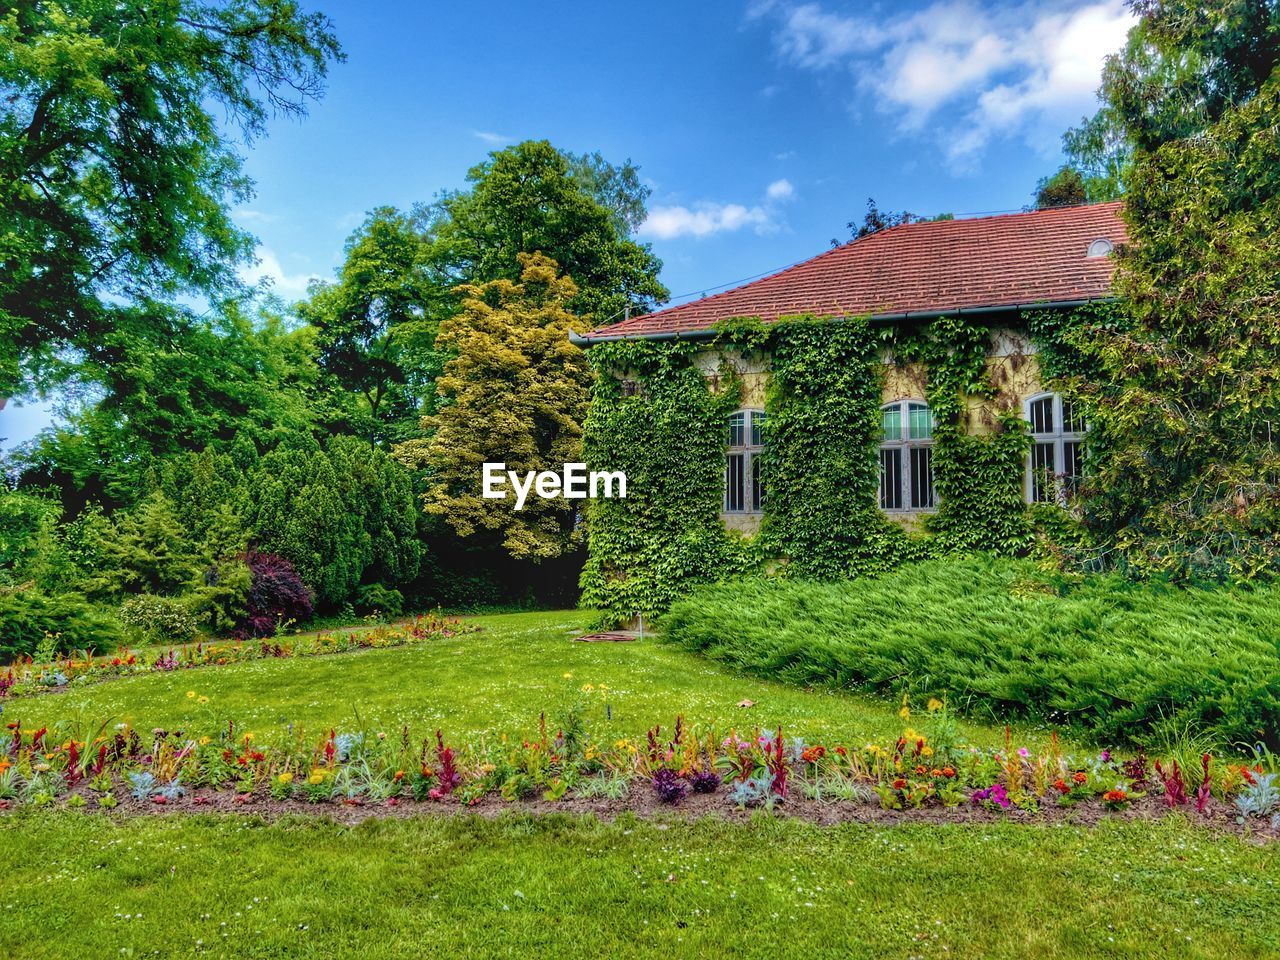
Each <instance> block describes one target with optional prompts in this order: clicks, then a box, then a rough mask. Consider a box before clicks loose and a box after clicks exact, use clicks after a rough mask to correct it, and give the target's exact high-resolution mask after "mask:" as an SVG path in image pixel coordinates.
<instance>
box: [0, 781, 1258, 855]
mask: <svg viewBox="0 0 1280 960" xmlns="http://www.w3.org/2000/svg"><path fill="white" fill-rule="evenodd" d="M73 792H74V793H78V794H80V795H82V796H83V797H84V798H85V800H86V801H87V804H86V806H84V807H80V808H78V809H80V810H81V811H83V812H85V813H102V812H104V811H102V810H101V809H100V808H99V807H98V803H97V795H96V794H94V793H92V792H91V791H89V790H88V789H87V788H86V787H85V786H84V785H81V786H80V787H78V788H77V789H76V790H75V791H73ZM65 803H66V798H65V797H63V798H60V800H59V802H58V805H59V806H64V805H65ZM4 812H6V813H11V812H12V810H8V811H4ZM174 813H178V814H199V813H234V814H245V815H253V816H258V817H263V818H266V819H269V820H270V819H277V818H280V817H283V816H286V815H295V816H297V815H302V816H313V817H322V818H327V819H329V820H331V821H334V822H337V823H341V824H358V823H361V822H363V821H365V820H368V819H370V818H373V817H401V818H403V817H415V816H464V815H478V816H482V817H490V818H494V817H499V816H502V815H504V814H513V813H516V814H533V815H538V816H545V815H551V814H570V815H591V816H594V817H596V818H598V819H600V820H603V821H606V822H609V821H612V820H614V819H616V818H617V817H619V816H620V815H623V814H633V815H635V816H638V817H640V818H642V819H665V820H671V819H674V820H681V821H694V820H699V819H701V818H703V817H707V816H716V817H719V818H721V819H724V820H727V821H730V822H737V823H746V822H748V821H750V820H751V819H752V818H753V817H756V816H759V815H760V814H761V813H762V811H760V810H759V809H746V810H743V809H740V808H739V807H738V806H736V805H735V804H733V803H730V802H729V800H728V798H727V796H726V795H725V793H724V792H723V791H720V792H718V793H715V794H697V793H690V794H689V795H688V796H687V797H686V798H685V799H684V800H682V801H681V802H680V803H679V804H677V805H674V806H672V805H671V804H664V803H661V802H659V801H658V798H657V797H656V796H655V795H654V794H653V792H652V791H650V790H647V789H644V787H643V786H642V785H641V786H639V787H633V789H632V791H631V794H630V795H629V796H628V797H627V798H626V799H623V800H608V799H581V798H577V797H566V798H565V799H563V800H559V801H556V802H549V801H545V800H540V799H537V800H522V801H516V802H508V801H506V800H503V799H502V797H500V796H498V795H497V794H489V795H486V796H485V797H482V798H481V799H480V800H479V801H477V802H476V803H474V804H472V805H471V806H466V807H464V806H462V805H461V804H459V803H456V802H447V801H430V800H426V801H417V800H412V799H406V798H398V799H397V800H396V802H395V803H394V804H389V803H386V802H383V803H373V802H369V801H362V802H360V803H343V802H341V801H336V800H331V801H328V802H325V803H315V804H313V803H307V802H305V801H302V800H275V799H273V798H272V797H271V796H269V795H268V794H266V793H265V792H255V793H252V794H237V793H235V792H234V791H231V790H208V789H205V790H194V791H192V792H191V793H189V794H188V795H187V796H185V797H182V798H181V799H179V800H175V801H171V802H169V803H163V804H161V803H153V802H151V801H142V800H135V799H134V798H133V797H131V796H126V797H123V798H120V804H119V806H117V807H115V808H114V809H113V810H111V811H109V814H110V815H112V816H115V817H125V818H128V817H135V816H152V815H156V814H174ZM771 815H772V816H776V817H791V818H795V819H799V820H805V821H808V822H810V823H815V824H818V825H820V826H835V825H837V824H842V823H861V824H867V825H871V826H876V827H891V826H899V825H902V824H916V823H926V824H996V823H1004V822H1008V823H1019V824H1025V825H1038V826H1076V827H1092V826H1095V825H1097V824H1098V823H1099V822H1101V821H1103V820H1122V821H1154V820H1159V819H1163V818H1164V817H1167V816H1180V817H1183V818H1185V819H1187V820H1188V821H1190V822H1191V823H1192V824H1193V825H1196V826H1201V827H1206V828H1208V829H1212V830H1215V831H1220V832H1223V833H1229V834H1235V835H1238V836H1241V837H1244V838H1246V839H1249V840H1251V841H1254V842H1258V843H1268V842H1273V841H1276V840H1280V830H1278V829H1277V828H1276V826H1274V825H1272V824H1271V822H1270V821H1268V820H1252V821H1248V822H1246V823H1239V822H1238V821H1237V819H1236V816H1235V812H1234V810H1231V809H1229V808H1228V807H1226V806H1225V805H1224V804H1222V803H1221V802H1218V801H1215V802H1214V804H1213V806H1212V807H1211V809H1210V810H1209V811H1208V812H1207V813H1205V814H1200V813H1197V812H1196V810H1195V808H1194V807H1193V806H1190V805H1188V806H1184V807H1179V808H1178V809H1177V810H1176V811H1172V810H1170V809H1169V808H1168V807H1166V806H1165V805H1164V804H1163V803H1162V802H1161V801H1160V800H1159V799H1157V798H1155V797H1150V796H1148V797H1142V798H1139V799H1137V800H1135V801H1134V802H1133V803H1132V804H1131V805H1130V806H1129V807H1128V808H1127V809H1125V810H1118V811H1116V810H1108V809H1107V808H1106V807H1104V806H1103V805H1102V803H1101V801H1099V800H1096V799H1093V800H1086V801H1082V802H1080V803H1077V804H1074V805H1072V806H1069V807H1061V806H1057V805H1056V804H1052V803H1048V804H1045V805H1043V806H1042V807H1041V808H1040V809H1039V810H1038V811H1037V812H1034V813H1031V812H1028V811H1025V810H1020V809H1016V808H1014V809H1011V810H1009V811H1007V812H997V811H992V810H987V809H985V808H982V807H976V806H973V805H971V804H970V805H964V806H959V807H942V806H926V807H922V808H920V809H915V810H885V809H884V808H883V807H881V806H880V804H879V802H878V801H875V800H863V801H851V800H831V801H819V800H809V799H802V798H799V797H794V798H791V799H789V800H787V801H786V802H785V803H780V804H778V805H777V806H776V807H775V808H774V811H773V813H772V814H771Z"/></svg>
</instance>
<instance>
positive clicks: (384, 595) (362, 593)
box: [356, 583, 404, 617]
mask: <svg viewBox="0 0 1280 960" xmlns="http://www.w3.org/2000/svg"><path fill="white" fill-rule="evenodd" d="M356 606H357V607H359V608H360V610H362V611H363V612H365V613H380V614H382V615H383V616H384V617H398V616H400V614H401V613H403V612H404V594H403V593H401V592H400V591H399V590H391V589H388V588H386V587H384V586H383V585H382V584H380V583H370V584H368V585H366V586H363V587H361V588H360V589H359V590H357V591H356Z"/></svg>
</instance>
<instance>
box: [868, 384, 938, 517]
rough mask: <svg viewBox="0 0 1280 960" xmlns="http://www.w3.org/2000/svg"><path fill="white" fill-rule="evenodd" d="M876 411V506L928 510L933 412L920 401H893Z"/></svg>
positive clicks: (932, 503)
mask: <svg viewBox="0 0 1280 960" xmlns="http://www.w3.org/2000/svg"><path fill="white" fill-rule="evenodd" d="M880 413H881V424H882V427H883V436H882V438H881V441H880V509H882V510H932V509H933V508H934V507H935V506H936V505H937V497H936V495H935V494H934V491H933V411H931V410H930V409H929V405H928V404H927V403H925V402H924V401H922V400H896V401H894V402H893V403H886V404H885V405H884V406H883V407H881V408H880Z"/></svg>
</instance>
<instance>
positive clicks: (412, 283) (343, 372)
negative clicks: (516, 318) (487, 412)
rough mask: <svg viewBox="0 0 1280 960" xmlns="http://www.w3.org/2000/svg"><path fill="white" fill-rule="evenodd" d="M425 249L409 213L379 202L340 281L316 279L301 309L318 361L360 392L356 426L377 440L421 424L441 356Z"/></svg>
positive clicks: (353, 240)
mask: <svg viewBox="0 0 1280 960" xmlns="http://www.w3.org/2000/svg"><path fill="white" fill-rule="evenodd" d="M426 252H427V247H426V244H425V242H424V239H423V237H422V234H421V233H420V231H419V230H418V228H417V227H416V226H415V224H414V222H413V220H412V218H410V217H409V216H408V215H406V214H404V213H401V212H400V211H398V210H396V209H394V208H393V207H379V208H378V209H376V210H374V211H373V212H372V213H370V214H369V216H368V218H367V219H366V220H365V222H364V224H363V225H362V226H361V227H360V228H359V229H358V230H357V231H356V232H355V233H353V234H352V235H351V237H350V239H349V240H348V241H347V245H346V262H345V263H344V264H343V266H342V269H341V271H340V274H339V279H338V282H337V283H333V284H318V285H316V286H314V287H313V288H312V290H311V292H310V293H311V295H310V297H309V299H308V300H307V301H305V302H303V303H301V304H299V305H298V314H299V316H300V317H301V318H302V319H303V320H306V321H307V322H308V323H310V324H311V325H312V326H314V327H315V328H316V331H317V338H316V339H317V343H318V345H319V351H320V354H319V362H320V366H321V367H322V368H323V369H324V371H325V372H326V373H328V374H329V375H330V376H331V377H333V379H334V381H336V383H337V384H338V386H339V387H340V388H341V389H343V390H345V391H348V392H350V393H352V394H354V395H355V396H356V397H358V398H359V409H358V410H357V411H355V413H354V420H355V423H354V424H353V426H354V428H355V430H356V432H357V433H358V434H360V435H361V436H365V437H368V438H369V440H370V441H371V442H373V443H382V442H388V441H392V440H403V439H406V438H407V437H408V436H409V435H410V434H411V433H412V431H413V429H414V428H415V427H416V426H417V421H418V418H419V416H420V415H421V414H422V409H421V408H422V405H423V402H424V400H425V398H426V397H427V396H428V395H429V392H430V390H431V386H432V384H433V382H434V379H435V376H436V374H437V373H438V372H439V368H440V360H439V358H438V355H437V354H436V352H435V349H434V344H435V336H436V329H437V326H438V317H439V313H440V307H439V303H440V301H442V300H444V299H445V298H446V297H447V291H444V290H442V289H441V288H440V287H439V285H438V284H437V283H436V282H435V281H434V279H433V278H432V276H431V272H430V270H429V268H428V265H427V260H426V256H425V255H426Z"/></svg>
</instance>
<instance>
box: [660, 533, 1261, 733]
mask: <svg viewBox="0 0 1280 960" xmlns="http://www.w3.org/2000/svg"><path fill="white" fill-rule="evenodd" d="M1059 589H1060V588H1056V587H1055V586H1054V584H1052V583H1044V582H1042V581H1040V580H1039V578H1038V575H1037V572H1036V568H1035V566H1034V565H1033V564H1031V563H1029V562H1027V561H1020V562H1010V561H995V560H991V559H983V558H971V559H965V560H934V561H928V562H926V563H921V564H918V565H913V566H907V567H903V568H902V569H900V570H898V571H897V572H895V573H892V574H887V575H885V576H882V577H879V578H875V579H862V580H856V581H852V582H849V583H844V584H830V585H823V584H816V583H806V582H779V581H740V582H735V583H732V584H728V585H724V586H714V587H708V588H703V589H702V590H700V591H698V592H697V593H696V594H695V595H694V596H692V597H691V598H689V599H688V600H686V601H682V602H680V603H677V604H676V605H675V606H674V607H673V608H672V610H671V612H670V613H669V614H668V615H667V616H666V617H665V618H664V619H663V625H664V627H665V630H666V636H667V638H668V639H670V640H671V641H672V642H675V643H678V644H680V645H681V646H683V647H685V648H687V649H690V650H696V651H699V652H701V653H704V654H706V655H708V656H710V657H712V658H713V659H716V660H719V661H723V662H726V663H730V664H733V665H735V666H737V667H740V668H743V669H746V670H750V671H752V672H756V673H759V674H762V675H764V676H767V677H770V678H782V679H786V680H789V681H791V682H793V683H798V684H806V685H807V684H814V683H820V684H830V685H833V686H837V687H841V688H846V689H848V688H854V689H858V690H863V691H867V692H875V693H883V694H892V695H895V696H897V695H900V694H901V693H902V692H903V691H906V690H910V691H911V692H912V693H913V694H917V695H920V696H928V695H935V696H942V695H947V696H948V697H949V702H950V703H951V704H953V705H955V706H957V707H958V708H960V709H962V710H964V711H965V712H967V713H968V714H970V715H971V716H980V715H984V714H985V715H989V716H990V717H992V718H993V719H996V720H1004V719H1006V718H1010V717H1026V718H1034V719H1040V720H1049V721H1052V722H1055V723H1062V724H1066V725H1071V726H1077V727H1079V728H1080V729H1081V730H1082V731H1085V732H1087V733H1088V734H1089V735H1091V736H1093V737H1097V738H1099V739H1101V740H1104V741H1139V742H1142V741H1144V740H1146V739H1147V738H1149V737H1151V736H1154V735H1157V734H1159V735H1166V736H1169V737H1170V738H1171V739H1176V738H1177V737H1178V736H1179V735H1180V734H1181V733H1183V732H1184V731H1185V730H1186V729H1188V728H1189V729H1191V730H1194V731H1198V732H1205V733H1208V734H1211V735H1212V736H1214V737H1215V738H1216V739H1217V740H1219V741H1220V742H1222V743H1225V744H1233V743H1236V742H1245V743H1252V742H1253V741H1255V740H1258V739H1267V740H1268V741H1269V742H1270V741H1274V739H1275V737H1276V735H1277V730H1280V661H1278V660H1277V657H1276V646H1275V641H1274V637H1276V636H1277V635H1280V593H1278V592H1277V591H1275V590H1272V589H1259V590H1257V591H1252V592H1246V591H1228V590H1222V589H1215V590H1186V591H1182V590H1177V589H1173V588H1169V587H1162V586H1158V585H1148V586H1137V585H1134V584H1132V583H1129V582H1127V581H1124V580H1121V579H1119V578H1115V577H1111V578H1094V579H1090V580H1086V581H1084V582H1083V583H1081V584H1080V585H1079V586H1077V587H1075V588H1073V589H1070V590H1061V592H1059ZM904 611H909V615H904Z"/></svg>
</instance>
